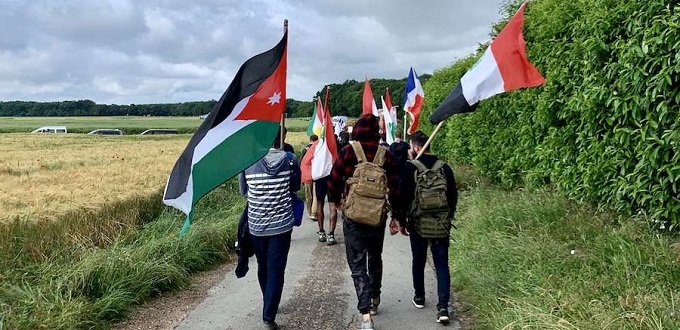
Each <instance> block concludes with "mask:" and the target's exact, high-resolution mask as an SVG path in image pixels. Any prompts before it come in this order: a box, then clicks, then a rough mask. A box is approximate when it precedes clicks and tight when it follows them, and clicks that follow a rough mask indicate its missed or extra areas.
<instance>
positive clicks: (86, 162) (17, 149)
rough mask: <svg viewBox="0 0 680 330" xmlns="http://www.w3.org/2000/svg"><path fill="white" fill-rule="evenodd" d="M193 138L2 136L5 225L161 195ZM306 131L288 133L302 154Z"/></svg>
mask: <svg viewBox="0 0 680 330" xmlns="http://www.w3.org/2000/svg"><path fill="white" fill-rule="evenodd" d="M190 138H191V135H188V134H180V135H161V136H159V135H156V136H139V135H127V136H126V135H123V136H92V135H82V134H60V135H55V134H0V155H2V156H1V157H0V222H2V221H7V220H11V219H16V218H19V219H27V220H43V219H54V218H57V217H59V216H60V215H63V214H65V213H67V212H71V211H75V210H96V209H98V208H100V207H101V206H103V205H105V204H107V203H111V202H117V201H123V200H128V199H131V198H135V197H147V196H150V195H153V194H157V193H158V192H159V191H160V190H162V188H163V187H164V185H165V182H166V181H167V178H168V175H169V174H170V170H171V169H172V166H173V165H174V163H175V161H176V160H177V158H178V157H179V155H180V153H181V152H182V150H184V148H185V147H186V145H187V143H188V141H189V139H190ZM306 139H307V137H306V135H305V134H304V133H302V132H291V133H289V134H288V137H287V140H286V141H287V142H289V143H291V144H292V145H293V146H295V148H296V150H300V147H301V146H302V145H304V143H305V142H306Z"/></svg>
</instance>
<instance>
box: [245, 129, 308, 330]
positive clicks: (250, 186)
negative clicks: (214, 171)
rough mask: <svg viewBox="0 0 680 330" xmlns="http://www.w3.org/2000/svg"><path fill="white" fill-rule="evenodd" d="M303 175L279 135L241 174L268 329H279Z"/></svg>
mask: <svg viewBox="0 0 680 330" xmlns="http://www.w3.org/2000/svg"><path fill="white" fill-rule="evenodd" d="M300 175H301V174H300V165H299V163H298V160H297V158H296V157H295V155H294V154H292V153H290V152H286V151H283V150H281V149H280V136H279V135H277V136H276V139H275V140H274V143H273V148H271V149H270V150H269V152H268V153H267V154H266V155H265V156H264V157H263V158H262V159H260V160H259V161H257V162H256V163H255V164H253V165H251V166H250V167H249V168H247V169H246V170H245V171H243V172H241V173H240V175H239V186H240V191H241V194H243V195H244V196H246V197H247V199H248V210H247V212H248V230H249V231H250V240H251V243H252V248H253V250H254V252H255V257H256V259H257V266H258V269H257V280H258V282H259V284H260V289H261V291H262V299H263V307H262V322H263V327H264V328H265V329H270V330H271V329H278V325H277V324H276V321H275V320H276V314H277V312H278V308H279V303H280V302H281V295H282V293H283V283H284V273H285V270H286V263H287V261H288V251H289V250H290V240H291V233H292V231H293V223H294V221H293V209H292V205H291V193H293V192H295V191H298V190H299V189H300Z"/></svg>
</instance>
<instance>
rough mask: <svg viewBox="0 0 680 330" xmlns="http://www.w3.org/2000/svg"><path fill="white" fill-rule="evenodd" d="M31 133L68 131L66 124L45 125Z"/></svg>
mask: <svg viewBox="0 0 680 330" xmlns="http://www.w3.org/2000/svg"><path fill="white" fill-rule="evenodd" d="M31 133H68V131H67V130H66V126H43V127H40V128H36V129H35V130H33V132H31Z"/></svg>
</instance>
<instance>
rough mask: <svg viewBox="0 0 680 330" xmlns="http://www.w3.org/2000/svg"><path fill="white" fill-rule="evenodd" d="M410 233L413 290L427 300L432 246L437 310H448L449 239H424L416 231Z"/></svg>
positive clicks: (449, 291)
mask: <svg viewBox="0 0 680 330" xmlns="http://www.w3.org/2000/svg"><path fill="white" fill-rule="evenodd" d="M409 233H410V236H409V238H410V240H411V253H412V255H413V263H412V267H411V272H412V274H413V289H414V290H415V295H416V297H422V298H425V264H426V263H427V246H428V245H429V246H430V251H431V252H432V260H433V261H434V268H435V270H436V272H437V294H438V295H439V302H438V303H437V309H442V308H447V307H448V305H449V299H450V297H451V274H449V238H448V237H445V238H422V237H420V236H419V235H418V233H417V232H416V231H415V230H412V231H410V232H409Z"/></svg>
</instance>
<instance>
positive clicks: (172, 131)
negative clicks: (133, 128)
mask: <svg viewBox="0 0 680 330" xmlns="http://www.w3.org/2000/svg"><path fill="white" fill-rule="evenodd" d="M158 134H179V131H178V130H176V129H167V128H152V129H147V130H146V131H144V132H142V133H141V134H140V135H158Z"/></svg>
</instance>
